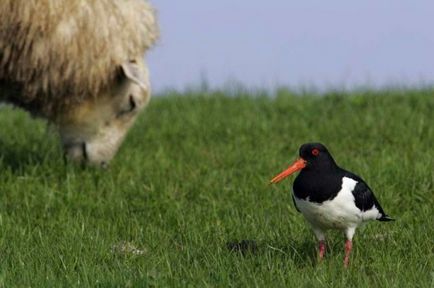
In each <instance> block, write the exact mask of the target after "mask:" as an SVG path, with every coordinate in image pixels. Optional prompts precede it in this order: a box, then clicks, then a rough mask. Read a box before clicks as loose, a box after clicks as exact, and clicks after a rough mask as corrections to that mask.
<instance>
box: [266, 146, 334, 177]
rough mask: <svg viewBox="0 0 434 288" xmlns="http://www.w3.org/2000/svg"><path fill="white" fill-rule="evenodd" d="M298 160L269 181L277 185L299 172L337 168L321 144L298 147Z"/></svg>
mask: <svg viewBox="0 0 434 288" xmlns="http://www.w3.org/2000/svg"><path fill="white" fill-rule="evenodd" d="M299 153H300V158H299V159H298V160H296V161H295V162H294V163H292V164H291V165H290V166H289V167H288V169H286V170H284V171H283V172H281V173H280V174H278V175H277V176H276V177H274V178H273V179H272V180H271V183H277V182H279V181H281V180H283V179H284V178H286V177H288V176H289V175H291V174H293V173H294V172H296V171H299V170H306V171H327V169H328V170H330V169H334V168H336V167H337V165H336V163H335V161H334V160H333V158H332V156H331V155H330V153H329V151H328V150H327V148H326V147H325V146H324V145H323V144H321V143H306V144H303V145H301V147H300V152H299Z"/></svg>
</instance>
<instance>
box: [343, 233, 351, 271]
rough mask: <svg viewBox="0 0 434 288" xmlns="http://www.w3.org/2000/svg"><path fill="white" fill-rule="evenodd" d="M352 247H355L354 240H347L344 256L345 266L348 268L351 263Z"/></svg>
mask: <svg viewBox="0 0 434 288" xmlns="http://www.w3.org/2000/svg"><path fill="white" fill-rule="evenodd" d="M352 248H353V242H352V241H351V240H347V241H345V258H344V266H345V268H348V265H350V254H351V249H352Z"/></svg>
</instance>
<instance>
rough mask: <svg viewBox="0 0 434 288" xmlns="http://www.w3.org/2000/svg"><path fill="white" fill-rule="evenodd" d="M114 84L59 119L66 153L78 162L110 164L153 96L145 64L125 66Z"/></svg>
mask: <svg viewBox="0 0 434 288" xmlns="http://www.w3.org/2000/svg"><path fill="white" fill-rule="evenodd" d="M119 75H120V76H119V77H118V79H116V81H115V83H113V85H110V86H111V87H110V88H109V89H107V90H106V91H105V92H102V93H101V94H100V95H96V97H93V98H92V99H90V100H86V101H85V102H82V103H80V104H79V105H76V106H74V107H73V108H72V109H70V110H69V111H68V112H67V113H65V115H61V116H60V118H59V120H58V125H59V132H60V137H61V139H62V143H63V147H64V151H65V155H66V156H67V158H69V159H72V160H73V161H75V162H81V163H89V164H92V165H96V166H102V167H104V166H106V165H107V164H108V162H109V161H110V160H111V159H112V158H113V156H114V155H115V154H116V152H117V150H118V148H119V146H120V145H121V143H122V141H123V139H124V138H125V135H126V134H127V131H128V130H129V128H130V127H131V126H132V125H133V123H134V121H135V119H136V118H137V115H138V114H139V112H140V111H141V110H142V109H143V108H144V107H145V106H146V104H147V103H148V101H149V98H150V85H149V80H148V73H147V70H146V68H145V66H144V65H143V63H141V62H140V63H138V62H136V61H129V62H127V63H125V64H123V65H121V69H120V74H119Z"/></svg>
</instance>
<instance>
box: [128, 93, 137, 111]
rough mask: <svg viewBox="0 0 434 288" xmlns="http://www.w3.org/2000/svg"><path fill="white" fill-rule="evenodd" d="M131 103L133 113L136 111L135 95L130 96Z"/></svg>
mask: <svg viewBox="0 0 434 288" xmlns="http://www.w3.org/2000/svg"><path fill="white" fill-rule="evenodd" d="M129 103H130V111H129V112H131V111H133V110H134V109H136V106H137V105H136V101H134V97H133V95H130V99H129Z"/></svg>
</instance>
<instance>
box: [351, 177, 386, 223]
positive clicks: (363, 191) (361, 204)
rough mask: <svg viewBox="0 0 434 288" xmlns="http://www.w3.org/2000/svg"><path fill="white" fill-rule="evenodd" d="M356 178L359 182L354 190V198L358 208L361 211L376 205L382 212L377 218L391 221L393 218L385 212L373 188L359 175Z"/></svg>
mask: <svg viewBox="0 0 434 288" xmlns="http://www.w3.org/2000/svg"><path fill="white" fill-rule="evenodd" d="M357 178H358V179H356V180H357V181H358V182H357V184H356V186H355V187H354V190H353V195H354V200H355V204H356V206H357V208H359V209H360V210H361V211H367V210H370V209H372V207H373V206H374V205H375V208H377V210H378V211H379V212H380V218H377V220H380V221H390V220H393V219H391V218H390V217H389V216H387V215H386V213H384V210H383V208H382V207H381V205H380V203H378V200H377V199H376V198H375V196H374V193H373V192H372V190H371V188H369V186H368V185H367V184H366V183H365V182H364V181H363V180H362V179H360V178H359V177H357Z"/></svg>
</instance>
